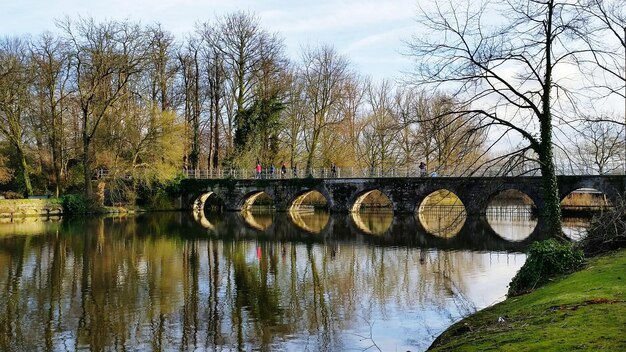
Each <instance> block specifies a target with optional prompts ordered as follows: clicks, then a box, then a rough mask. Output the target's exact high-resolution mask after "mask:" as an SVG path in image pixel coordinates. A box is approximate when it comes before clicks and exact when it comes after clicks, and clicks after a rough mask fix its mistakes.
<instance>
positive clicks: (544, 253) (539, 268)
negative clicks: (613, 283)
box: [508, 239, 584, 297]
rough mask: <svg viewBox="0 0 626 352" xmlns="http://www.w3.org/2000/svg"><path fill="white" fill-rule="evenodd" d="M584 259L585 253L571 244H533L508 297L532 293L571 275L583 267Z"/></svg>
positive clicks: (512, 281)
mask: <svg viewBox="0 0 626 352" xmlns="http://www.w3.org/2000/svg"><path fill="white" fill-rule="evenodd" d="M583 259H584V257H583V252H582V251H581V250H579V249H576V248H575V247H574V245H573V244H570V243H562V242H559V241H557V240H555V239H549V240H547V241H541V242H536V243H533V244H532V245H531V246H530V248H529V250H528V258H527V259H526V263H524V265H523V266H522V267H521V268H520V270H519V271H518V272H517V274H516V275H515V277H514V278H513V280H511V283H510V284H509V292H508V296H509V297H511V296H517V295H520V294H523V293H527V292H530V291H532V290H533V289H534V288H535V287H538V286H541V285H543V284H545V283H547V282H548V281H549V280H550V279H552V278H554V277H557V276H559V275H563V274H566V273H570V272H572V271H574V270H575V269H577V268H578V267H580V266H581V264H582V263H583Z"/></svg>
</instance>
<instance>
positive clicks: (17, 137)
mask: <svg viewBox="0 0 626 352" xmlns="http://www.w3.org/2000/svg"><path fill="white" fill-rule="evenodd" d="M30 81H31V71H30V69H29V55H28V46H27V42H26V41H25V40H23V39H20V38H5V39H3V40H1V41H0V133H2V135H4V137H5V138H6V139H7V140H8V141H9V143H10V144H11V146H12V147H13V148H14V149H15V151H16V153H17V157H18V160H19V163H20V169H21V170H20V171H21V177H22V181H23V182H24V187H25V193H26V196H28V195H31V194H32V193H33V187H32V186H31V182H30V176H29V171H28V163H27V161H26V145H25V143H24V137H25V127H26V126H25V124H26V117H27V114H28V110H29V108H30V96H29V85H30Z"/></svg>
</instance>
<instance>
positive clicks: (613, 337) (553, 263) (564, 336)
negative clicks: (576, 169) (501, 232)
mask: <svg viewBox="0 0 626 352" xmlns="http://www.w3.org/2000/svg"><path fill="white" fill-rule="evenodd" d="M625 248H626V205H625V204H624V202H623V201H622V202H620V204H617V205H616V206H615V207H614V208H613V209H612V210H610V211H606V212H604V213H602V214H600V215H599V216H597V217H595V218H594V219H593V220H592V222H591V225H590V228H589V230H588V233H587V235H586V237H585V238H583V239H582V240H581V242H580V243H576V244H573V243H563V242H559V241H556V240H548V241H544V242H538V243H535V244H533V245H531V246H530V248H529V251H528V258H527V260H526V263H525V264H524V265H523V266H522V268H521V269H520V271H519V272H518V273H517V275H516V276H515V277H514V278H513V280H512V281H511V283H510V285H509V292H508V298H507V299H506V300H505V301H503V302H501V303H498V304H496V305H494V306H492V307H489V308H486V309H484V310H482V311H480V312H477V313H475V314H474V315H471V316H469V317H467V318H465V319H463V320H461V321H459V322H457V323H456V324H454V325H452V326H451V327H450V328H448V329H447V330H446V331H445V332H444V333H443V334H441V335H440V336H439V337H438V338H437V339H436V340H435V341H434V342H433V344H432V345H431V346H430V348H429V351H488V350H489V351H576V350H577V351H626V249H625Z"/></svg>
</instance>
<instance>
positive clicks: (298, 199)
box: [289, 189, 330, 212]
mask: <svg viewBox="0 0 626 352" xmlns="http://www.w3.org/2000/svg"><path fill="white" fill-rule="evenodd" d="M324 193H326V192H325V191H324V190H317V189H305V190H302V191H300V192H298V193H296V194H295V196H294V197H293V200H291V202H289V211H290V212H292V211H299V210H301V207H302V205H303V204H304V203H305V202H307V201H311V200H313V201H314V202H315V199H312V198H317V200H319V201H322V200H323V203H324V207H325V208H328V207H329V204H328V203H329V202H330V196H329V195H328V194H324ZM320 205H321V204H320Z"/></svg>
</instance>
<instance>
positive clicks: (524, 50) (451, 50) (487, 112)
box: [409, 0, 584, 236]
mask: <svg viewBox="0 0 626 352" xmlns="http://www.w3.org/2000/svg"><path fill="white" fill-rule="evenodd" d="M570 3H571V2H568V1H558V0H533V1H530V0H512V1H494V2H483V3H475V2H467V3H465V4H459V3H457V2H454V3H453V2H445V1H436V2H434V3H433V4H432V7H431V9H424V10H423V11H422V18H421V19H420V23H422V24H423V26H424V27H425V28H423V30H424V31H423V33H424V35H422V36H419V37H418V36H415V37H414V38H413V40H412V42H411V43H410V44H409V49H410V53H411V55H413V57H414V58H415V59H416V67H415V76H414V79H415V83H417V84H419V85H421V86H423V87H430V88H433V87H435V88H441V89H444V88H445V89H447V90H449V91H450V90H451V91H452V94H453V95H454V96H455V99H457V100H458V101H459V103H460V108H457V109H456V110H455V111H454V112H446V113H445V115H448V116H451V117H461V116H471V117H472V118H475V119H479V120H480V121H481V122H480V124H479V125H481V126H484V128H488V127H490V126H493V125H497V126H500V127H501V128H502V130H503V131H504V133H515V134H517V135H519V136H521V137H522V138H523V139H524V140H526V141H527V143H528V147H527V148H530V149H532V150H533V151H534V152H535V154H536V155H537V159H538V160H537V161H538V163H539V167H540V170H541V175H542V177H543V191H544V201H545V213H544V214H545V217H546V224H547V230H548V232H549V233H550V234H551V235H554V236H560V235H561V209H560V205H559V194H558V187H557V178H556V170H555V164H554V155H553V143H552V140H553V123H554V121H558V122H562V121H563V120H565V118H566V116H567V115H566V113H565V111H566V110H572V109H574V103H575V101H574V96H573V95H572V90H571V89H568V87H567V86H565V81H563V80H560V79H559V78H560V77H559V76H556V75H555V72H556V71H557V70H558V69H560V68H561V67H562V66H567V65H568V64H569V63H572V61H573V53H574V52H576V51H577V50H579V48H580V45H579V44H577V43H576V41H575V40H572V39H571V38H572V37H571V34H572V31H573V30H575V29H577V28H580V26H581V25H583V24H584V22H583V21H582V19H583V15H582V14H581V13H580V11H577V10H576V8H574V7H570ZM494 23H500V25H496V24H494ZM557 98H558V99H557ZM527 148H521V149H520V150H519V152H520V153H523V152H525V151H526V149H527Z"/></svg>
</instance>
